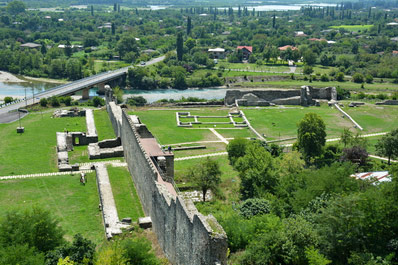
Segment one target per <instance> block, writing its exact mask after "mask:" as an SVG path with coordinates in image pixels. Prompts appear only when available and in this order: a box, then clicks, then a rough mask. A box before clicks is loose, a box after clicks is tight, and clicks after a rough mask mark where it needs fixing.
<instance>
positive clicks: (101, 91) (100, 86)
mask: <svg viewBox="0 0 398 265" xmlns="http://www.w3.org/2000/svg"><path fill="white" fill-rule="evenodd" d="M98 94H100V95H104V94H105V83H99V84H98Z"/></svg>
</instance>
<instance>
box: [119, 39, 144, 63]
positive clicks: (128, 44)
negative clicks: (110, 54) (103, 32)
mask: <svg viewBox="0 0 398 265" xmlns="http://www.w3.org/2000/svg"><path fill="white" fill-rule="evenodd" d="M115 49H116V51H117V52H118V53H119V56H120V57H121V58H122V59H127V58H129V59H130V57H131V56H130V57H128V56H127V54H129V53H133V54H137V53H138V47H137V42H136V40H135V38H134V37H133V36H131V35H123V37H122V38H121V39H120V40H119V41H118V42H117V44H116V48H115ZM125 56H126V58H124V57H125ZM129 63H131V61H129Z"/></svg>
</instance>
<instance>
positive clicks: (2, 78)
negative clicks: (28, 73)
mask: <svg viewBox="0 0 398 265" xmlns="http://www.w3.org/2000/svg"><path fill="white" fill-rule="evenodd" d="M0 82H3V83H23V82H26V81H25V80H22V79H19V78H18V77H16V76H15V75H13V74H11V73H9V72H4V71H0Z"/></svg>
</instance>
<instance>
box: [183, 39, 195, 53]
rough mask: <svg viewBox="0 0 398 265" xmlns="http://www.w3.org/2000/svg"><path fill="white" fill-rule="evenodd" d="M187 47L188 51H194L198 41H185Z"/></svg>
mask: <svg viewBox="0 0 398 265" xmlns="http://www.w3.org/2000/svg"><path fill="white" fill-rule="evenodd" d="M185 46H186V47H187V48H188V50H189V51H190V50H192V49H193V48H194V47H195V46H196V41H195V40H194V39H192V38H188V39H187V40H186V41H185Z"/></svg>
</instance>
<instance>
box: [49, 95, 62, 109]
mask: <svg viewBox="0 0 398 265" xmlns="http://www.w3.org/2000/svg"><path fill="white" fill-rule="evenodd" d="M50 105H51V106H53V107H59V106H60V103H59V99H58V97H56V96H52V97H51V98H50Z"/></svg>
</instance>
